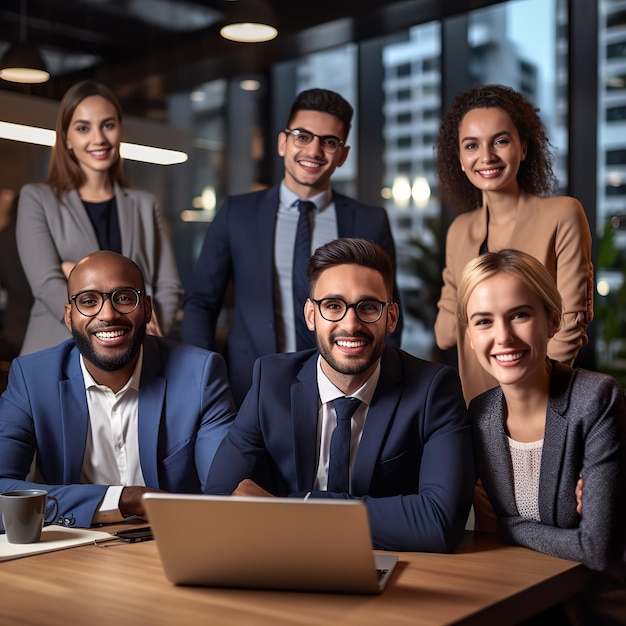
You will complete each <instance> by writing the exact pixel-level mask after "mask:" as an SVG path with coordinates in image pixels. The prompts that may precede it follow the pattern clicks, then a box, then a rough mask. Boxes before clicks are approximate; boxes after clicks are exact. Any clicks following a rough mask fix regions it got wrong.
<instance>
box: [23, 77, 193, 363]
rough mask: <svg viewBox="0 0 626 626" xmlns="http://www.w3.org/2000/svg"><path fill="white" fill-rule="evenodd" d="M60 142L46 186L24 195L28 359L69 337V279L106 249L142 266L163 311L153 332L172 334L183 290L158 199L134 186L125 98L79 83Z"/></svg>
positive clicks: (65, 102)
mask: <svg viewBox="0 0 626 626" xmlns="http://www.w3.org/2000/svg"><path fill="white" fill-rule="evenodd" d="M56 137H57V138H56V143H55V145H54V147H53V148H52V155H51V158H50V167H49V170H48V176H47V178H46V181H45V183H43V184H30V185H25V186H24V187H23V188H22V190H21V192H20V198H19V205H18V212H17V226H16V236H17V245H18V251H19V255H20V260H21V262H22V265H23V266H24V271H25V273H26V276H27V278H28V282H29V283H30V287H31V290H32V292H33V296H34V303H33V306H32V309H31V312H30V319H29V322H28V329H27V331H26V337H25V339H24V344H23V346H22V351H21V354H28V353H30V352H34V351H36V350H41V349H43V348H47V347H50V346H54V345H57V344H58V343H60V342H61V341H63V340H65V339H67V338H68V337H69V334H68V331H67V328H66V327H65V323H64V321H63V314H64V306H63V305H64V303H65V302H67V289H66V283H67V276H68V275H69V272H70V271H71V269H72V268H73V266H74V264H75V263H76V261H78V260H79V259H81V258H82V257H84V256H86V255H87V254H90V253H91V252H94V251H96V250H101V249H107V250H114V251H115V252H119V253H121V254H123V255H125V256H127V257H129V258H131V259H132V260H133V261H135V263H137V265H138V266H139V268H140V269H141V271H142V272H143V274H144V276H145V277H146V291H147V292H148V295H150V296H152V299H153V303H154V305H155V307H156V312H157V316H156V320H155V322H154V323H152V322H151V325H150V326H149V327H148V332H150V333H152V334H157V335H161V334H167V333H168V332H169V330H170V328H171V325H172V323H173V320H174V316H175V314H176V312H177V310H178V308H179V306H180V303H181V298H182V285H181V282H180V278H179V276H178V270H177V268H176V261H175V258H174V252H173V249H172V244H171V241H170V239H169V235H168V233H167V232H166V228H165V225H164V223H163V219H162V217H161V214H160V212H159V209H158V207H157V204H156V200H155V198H154V197H153V196H152V195H151V194H149V193H146V192H143V191H137V190H133V189H129V188H128V183H127V181H126V178H125V176H124V172H123V164H122V159H121V157H120V142H121V137H122V110H121V107H120V105H119V102H118V101H117V98H116V97H115V96H114V95H113V93H112V92H111V91H110V90H109V89H107V88H106V87H105V86H104V85H101V84H100V83H97V82H95V81H91V80H88V81H83V82H80V83H77V84H76V85H74V86H73V87H71V88H70V89H69V90H68V91H67V93H66V94H65V96H64V97H63V99H62V101H61V104H60V107H59V112H58V115H57V122H56Z"/></svg>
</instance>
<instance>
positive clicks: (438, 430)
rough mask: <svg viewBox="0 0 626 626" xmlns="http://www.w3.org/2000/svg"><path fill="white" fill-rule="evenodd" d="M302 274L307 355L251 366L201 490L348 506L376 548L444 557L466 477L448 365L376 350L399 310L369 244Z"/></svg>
mask: <svg viewBox="0 0 626 626" xmlns="http://www.w3.org/2000/svg"><path fill="white" fill-rule="evenodd" d="M308 277H309V286H310V292H309V294H310V295H309V299H308V300H307V302H306V304H305V308H304V313H305V317H306V322H307V326H308V328H309V330H311V331H312V332H314V333H315V338H316V342H317V349H311V350H307V351H303V352H297V353H292V354H276V355H268V356H264V357H261V358H259V359H258V360H257V361H256V363H255V366H254V375H253V383H252V387H251V389H250V391H249V392H248V394H247V396H246V398H245V400H244V402H243V404H242V406H241V408H240V411H239V413H238V415H237V417H236V419H235V421H234V422H233V425H232V427H231V429H230V431H229V433H228V435H227V436H226V438H225V439H224V441H223V442H222V444H221V445H220V447H219V449H218V451H217V453H216V455H215V458H214V461H213V464H212V466H211V470H210V472H209V476H208V479H207V485H206V489H205V493H211V494H222V495H223V494H231V493H232V494H234V495H243V496H265V497H267V496H269V495H275V496H291V497H301V498H343V499H348V498H359V499H361V500H363V501H364V502H365V503H366V505H367V508H368V512H369V519H370V526H371V530H372V539H373V545H374V547H375V548H379V549H384V550H405V551H407V550H410V551H427V552H428V551H430V552H449V551H451V550H453V549H454V548H455V546H456V545H457V543H458V542H459V540H460V538H461V536H462V533H463V530H464V528H465V523H466V520H467V516H468V513H469V510H470V506H471V502H472V493H473V489H474V478H475V472H474V460H473V453H472V441H471V434H470V425H469V420H468V415H467V411H466V408H465V401H464V399H463V393H462V391H461V384H460V380H459V377H458V374H457V372H456V370H455V369H453V368H451V367H448V366H445V365H439V364H435V363H430V362H428V361H424V360H422V359H418V358H416V357H413V356H411V355H409V354H407V353H406V352H403V351H402V350H400V349H398V348H396V347H393V346H389V345H386V343H385V337H386V335H387V334H389V333H392V332H393V330H394V328H395V327H396V324H397V322H398V316H399V307H398V304H397V303H396V302H393V297H392V294H393V266H392V263H391V260H390V259H389V256H388V255H387V254H386V253H385V251H384V250H383V249H382V248H381V247H380V246H378V245H376V244H374V243H371V242H369V241H366V240H363V239H348V238H346V239H337V240H335V241H331V242H330V243H327V244H325V245H323V246H321V247H320V248H318V249H317V250H316V251H315V253H314V254H313V256H312V257H311V259H310V260H309V265H308ZM345 396H347V397H353V398H357V399H358V400H356V401H352V402H350V401H345V400H343V398H344V397H345ZM338 399H339V400H338ZM337 400H338V401H337ZM346 403H350V404H352V405H353V406H355V412H354V413H353V415H352V417H351V418H349V416H347V419H346V420H345V421H344V420H343V419H341V420H340V419H338V417H339V416H338V415H337V414H338V413H339V414H340V415H343V409H341V410H340V408H337V407H338V406H340V405H343V404H346ZM335 404H336V405H337V406H335ZM346 422H347V429H346V427H342V426H340V424H345V423H346ZM336 424H338V425H337V427H335V425H336ZM344 432H345V437H342V436H341V433H344ZM336 434H337V437H335V435H336ZM346 438H347V443H346ZM342 450H343V451H342ZM342 455H343V456H342Z"/></svg>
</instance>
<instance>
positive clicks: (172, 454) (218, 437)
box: [0, 250, 235, 527]
mask: <svg viewBox="0 0 626 626" xmlns="http://www.w3.org/2000/svg"><path fill="white" fill-rule="evenodd" d="M67 289H68V301H67V303H66V304H65V312H64V313H65V316H64V317H65V324H66V325H67V328H68V329H69V330H70V332H71V333H72V339H68V340H67V341H65V342H63V343H61V344H60V345H58V346H56V347H54V348H49V349H46V350H42V351H40V352H35V353H33V354H30V355H27V356H22V357H19V358H17V359H14V360H13V362H12V365H11V369H10V372H9V382H8V386H7V389H6V391H5V392H4V393H3V395H2V397H1V398H0V492H5V491H14V490H21V489H45V490H46V491H48V493H49V494H50V495H51V496H54V497H55V498H56V500H57V502H58V512H57V513H56V514H57V517H56V518H55V519H48V521H52V522H56V523H57V524H61V525H64V526H78V527H89V526H91V525H94V524H101V523H109V522H111V523H112V522H119V521H122V520H124V519H125V518H127V517H130V516H140V517H141V516H143V515H144V509H143V504H142V500H141V496H142V495H143V493H145V492H146V491H154V490H165V491H174V492H183V493H201V492H202V490H203V489H204V487H205V481H206V477H207V474H208V471H209V467H210V464H211V461H212V460H213V456H214V454H215V451H216V450H217V448H218V446H219V444H220V443H221V441H222V439H223V438H224V436H225V435H226V433H227V431H228V429H229V427H230V425H231V422H232V420H233V419H234V416H235V406H234V402H233V399H232V394H231V391H230V385H229V382H228V379H227V375H226V366H225V363H224V360H223V358H222V357H221V356H220V355H218V354H216V353H214V352H209V351H207V350H201V349H199V348H196V347H193V346H189V345H186V344H183V343H177V342H174V341H170V340H168V339H164V338H162V337H154V336H151V335H146V326H147V324H148V322H149V321H150V317H151V315H152V301H151V299H150V297H149V296H147V295H146V293H145V285H144V279H143V276H142V274H141V271H140V269H139V267H138V266H137V265H136V264H135V263H134V262H133V261H131V260H130V259H128V258H126V257H124V256H122V255H120V254H117V253H115V252H111V251H106V250H103V251H98V252H95V253H93V254H91V255H89V256H87V257H84V258H83V259H82V260H81V261H79V262H78V263H77V264H76V266H75V267H74V269H73V270H72V272H71V274H70V275H69V278H68V284H67ZM59 313H60V314H61V313H62V312H59ZM52 509H53V507H50V510H52ZM53 514H54V513H53Z"/></svg>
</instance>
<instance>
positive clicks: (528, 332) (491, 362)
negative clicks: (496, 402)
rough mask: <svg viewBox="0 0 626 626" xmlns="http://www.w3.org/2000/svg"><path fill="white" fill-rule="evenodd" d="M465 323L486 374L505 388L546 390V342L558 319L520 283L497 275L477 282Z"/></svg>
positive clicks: (503, 275) (556, 326)
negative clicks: (507, 386) (515, 386)
mask: <svg viewBox="0 0 626 626" xmlns="http://www.w3.org/2000/svg"><path fill="white" fill-rule="evenodd" d="M467 319H468V326H467V333H468V335H469V339H470V343H471V346H472V349H473V350H474V351H475V353H476V357H477V358H478V362H479V363H480V365H481V367H482V368H483V369H484V370H485V371H486V372H487V373H489V374H491V375H492V376H493V377H494V378H495V379H496V380H497V381H498V382H499V383H500V384H501V385H503V386H505V385H517V386H521V387H527V386H528V387H535V388H537V387H542V388H543V387H544V386H545V382H546V380H547V377H548V376H549V373H548V369H547V366H546V356H547V352H548V340H549V339H550V338H551V337H552V336H553V335H554V333H555V332H556V331H557V329H558V325H559V319H558V316H556V314H553V315H549V314H548V313H547V311H546V308H545V306H544V304H543V302H542V301H541V299H540V298H539V296H537V295H536V294H535V293H534V292H533V291H532V290H531V289H530V288H529V287H528V286H527V285H526V284H525V283H524V282H523V281H522V280H521V279H519V278H517V277H515V276H512V275H508V274H498V275H496V276H493V277H492V278H487V279H485V280H483V281H482V282H480V283H478V285H476V287H475V288H474V290H473V291H472V293H471V294H470V296H469V298H468V300H467Z"/></svg>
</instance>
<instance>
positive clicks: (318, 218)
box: [182, 89, 402, 405]
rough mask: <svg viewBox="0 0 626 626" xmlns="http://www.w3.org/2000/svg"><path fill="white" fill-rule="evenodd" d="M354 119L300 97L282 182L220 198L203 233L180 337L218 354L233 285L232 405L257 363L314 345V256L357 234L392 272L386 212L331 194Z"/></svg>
mask: <svg viewBox="0 0 626 626" xmlns="http://www.w3.org/2000/svg"><path fill="white" fill-rule="evenodd" d="M352 115H353V109H352V106H351V105H350V104H349V103H348V102H347V101H346V100H345V99H344V98H343V97H342V96H340V95H339V94H338V93H335V92H334V91H330V90H328V89H309V90H306V91H303V92H301V93H300V94H298V96H297V97H296V99H295V101H294V103H293V104H292V107H291V111H290V113H289V116H288V119H287V123H286V124H285V127H284V129H283V130H281V132H280V133H279V134H278V139H277V149H278V154H279V155H280V156H281V157H282V159H283V165H284V178H283V181H282V182H281V183H280V184H279V185H276V186H274V187H272V188H270V189H267V190H263V191H257V192H253V193H248V194H242V195H237V196H231V197H229V198H227V199H226V201H225V202H224V204H223V206H222V207H221V209H220V210H219V211H218V213H217V215H216V217H215V220H214V221H213V223H212V224H211V225H210V226H209V229H208V231H207V234H206V238H205V241H204V246H203V248H202V251H201V253H200V257H199V259H198V262H197V265H196V268H195V272H194V277H193V282H192V285H191V289H190V290H189V292H188V294H187V298H186V300H185V304H184V316H183V323H182V339H183V341H186V342H188V343H191V344H194V345H197V346H200V347H202V348H209V349H211V350H215V349H218V348H219V349H222V346H221V345H218V338H217V328H218V321H219V319H220V314H221V313H222V309H223V305H224V299H225V297H226V294H227V287H228V286H229V284H230V283H231V282H232V288H233V301H234V305H233V310H232V315H231V316H230V320H229V323H228V324H227V326H228V328H227V334H226V341H225V346H224V348H223V351H224V355H225V357H226V363H227V365H228V374H229V378H230V381H231V384H232V387H233V394H234V396H235V402H236V403H237V405H239V404H240V403H241V401H242V400H243V397H244V396H245V394H246V392H247V391H248V389H249V387H250V384H251V382H252V367H253V365H254V361H255V360H256V358H257V357H259V356H262V355H265V354H273V353H276V352H294V351H297V350H302V349H306V348H310V347H312V346H314V345H315V342H314V338H313V335H312V333H311V332H310V331H309V330H308V329H307V327H306V324H305V323H304V319H303V317H302V311H303V309H304V303H305V301H306V295H307V294H306V290H307V281H306V263H307V261H308V259H309V257H310V256H311V253H312V252H313V250H315V249H316V248H317V247H319V246H321V245H323V244H325V243H327V242H329V241H332V240H333V239H336V238H337V237H361V238H364V239H369V240H371V241H374V242H375V243H378V244H379V245H381V246H382V247H383V248H384V249H385V250H386V251H387V253H388V254H389V256H390V257H391V259H392V262H393V263H394V265H395V246H394V241H393V237H392V234H391V229H390V226H389V220H388V217H387V213H386V211H385V209H384V208H382V207H372V206H366V205H364V204H362V203H361V202H358V201H357V200H354V199H352V198H348V197H347V196H345V195H342V194H340V193H338V192H336V191H334V190H333V189H332V188H331V177H332V175H333V173H334V172H335V170H336V169H337V168H338V167H341V166H342V165H343V164H344V163H345V161H346V159H347V158H348V154H349V152H350V146H348V145H347V143H346V142H347V138H348V133H349V131H350V127H351V124H352ZM394 299H395V301H396V302H398V289H397V285H396V286H394ZM227 319H228V318H227ZM401 327H402V322H401V321H399V322H398V325H397V327H396V330H395V331H394V333H393V334H392V335H391V336H390V338H389V342H390V343H391V344H393V345H397V346H399V345H400V337H401Z"/></svg>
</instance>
